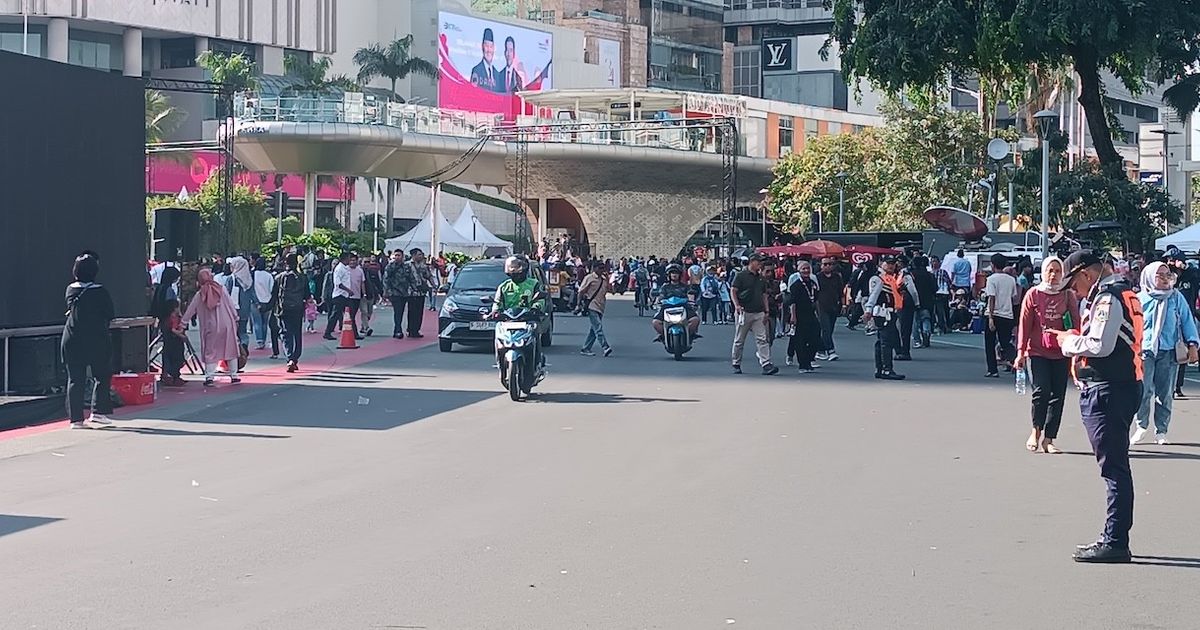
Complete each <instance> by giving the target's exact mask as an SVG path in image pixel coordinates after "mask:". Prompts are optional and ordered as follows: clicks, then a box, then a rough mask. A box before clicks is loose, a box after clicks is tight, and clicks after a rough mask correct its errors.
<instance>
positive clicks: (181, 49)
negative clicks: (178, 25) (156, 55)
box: [159, 37, 196, 70]
mask: <svg viewBox="0 0 1200 630" xmlns="http://www.w3.org/2000/svg"><path fill="white" fill-rule="evenodd" d="M160 51H161V52H160V56H161V57H162V59H161V61H160V64H159V65H161V66H162V69H163V70H170V69H172V68H194V67H196V39H195V38H194V37H179V38H175V39H164V40H162V42H160Z"/></svg>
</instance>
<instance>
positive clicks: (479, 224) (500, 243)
mask: <svg viewBox="0 0 1200 630" xmlns="http://www.w3.org/2000/svg"><path fill="white" fill-rule="evenodd" d="M454 229H456V230H458V233H459V234H462V235H463V236H465V237H467V238H468V239H473V240H474V241H475V243H476V244H477V245H482V246H484V247H486V248H493V247H495V248H505V249H506V250H507V251H509V252H511V251H512V243H510V242H508V241H506V240H504V239H502V238H500V237H498V236H496V235H495V234H492V232H491V230H489V229H487V227H486V226H484V225H483V221H480V220H479V218H478V217H477V216H476V215H475V210H474V209H472V208H471V202H469V201H468V202H467V204H466V205H465V206H463V209H462V213H461V214H459V215H458V219H457V220H455V221H454Z"/></svg>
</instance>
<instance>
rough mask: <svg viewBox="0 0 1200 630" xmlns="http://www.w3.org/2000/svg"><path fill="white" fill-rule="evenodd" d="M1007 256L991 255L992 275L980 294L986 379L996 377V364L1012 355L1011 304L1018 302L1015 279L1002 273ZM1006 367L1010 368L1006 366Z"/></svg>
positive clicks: (997, 370) (1008, 360)
mask: <svg viewBox="0 0 1200 630" xmlns="http://www.w3.org/2000/svg"><path fill="white" fill-rule="evenodd" d="M1007 264H1008V259H1007V258H1005V256H1004V254H993V255H992V274H991V275H990V276H988V279H987V284H986V285H985V286H984V289H983V293H984V295H985V296H987V305H986V307H985V309H986V310H985V312H986V314H987V325H986V326H985V327H984V329H983V351H984V359H985V360H986V361H987V374H984V376H985V377H988V378H999V377H1000V372H999V363H1000V362H1004V363H1006V364H1008V363H1009V362H1011V361H1012V360H1013V359H1014V358H1015V357H1016V350H1015V349H1014V348H1013V341H1012V334H1013V328H1014V325H1015V323H1016V319H1015V318H1014V317H1013V307H1014V305H1016V304H1017V303H1018V301H1019V299H1020V298H1019V297H1018V296H1019V295H1020V292H1019V289H1018V288H1017V280H1016V278H1013V277H1012V276H1011V275H1009V274H1007V273H1005V272H1004V267H1005V266H1007ZM1006 367H1009V370H1010V371H1011V367H1010V366H1006Z"/></svg>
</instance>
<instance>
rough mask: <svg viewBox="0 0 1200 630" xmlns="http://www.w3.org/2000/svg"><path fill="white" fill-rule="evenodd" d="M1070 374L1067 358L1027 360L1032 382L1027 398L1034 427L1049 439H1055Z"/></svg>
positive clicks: (1060, 422)
mask: <svg viewBox="0 0 1200 630" xmlns="http://www.w3.org/2000/svg"><path fill="white" fill-rule="evenodd" d="M1070 372H1071V360H1070V359H1046V358H1043V357H1029V376H1030V378H1031V380H1032V381H1033V395H1032V396H1030V403H1031V405H1032V407H1033V428H1035V429H1038V430H1039V431H1045V435H1046V439H1048V440H1053V439H1056V438H1058V427H1059V425H1060V424H1062V413H1063V401H1064V400H1065V399H1066V396H1067V383H1068V381H1070V378H1071V375H1070Z"/></svg>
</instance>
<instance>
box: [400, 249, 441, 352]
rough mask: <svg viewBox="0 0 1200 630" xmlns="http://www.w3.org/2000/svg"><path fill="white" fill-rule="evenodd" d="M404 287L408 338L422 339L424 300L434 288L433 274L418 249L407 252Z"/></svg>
mask: <svg viewBox="0 0 1200 630" xmlns="http://www.w3.org/2000/svg"><path fill="white" fill-rule="evenodd" d="M404 285H405V286H406V287H407V293H408V336H409V337H412V338H413V339H420V338H421V337H424V335H422V334H421V325H422V324H423V323H424V318H425V312H424V305H425V299H426V297H427V296H429V292H430V291H432V290H433V288H434V280H433V273H432V272H431V271H430V269H429V265H427V264H426V263H425V253H424V252H422V251H421V250H420V248H417V247H414V248H412V249H411V250H409V252H408V262H406V263H404Z"/></svg>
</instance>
